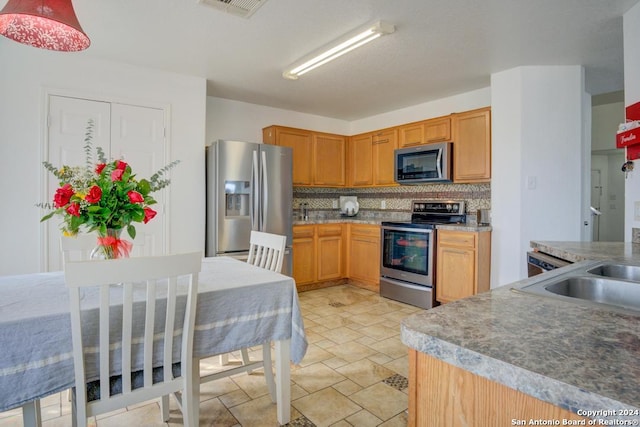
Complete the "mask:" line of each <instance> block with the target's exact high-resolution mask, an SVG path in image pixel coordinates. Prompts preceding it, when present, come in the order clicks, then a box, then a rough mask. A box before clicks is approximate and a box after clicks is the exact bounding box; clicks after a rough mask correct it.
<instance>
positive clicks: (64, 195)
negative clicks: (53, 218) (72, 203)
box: [53, 184, 74, 208]
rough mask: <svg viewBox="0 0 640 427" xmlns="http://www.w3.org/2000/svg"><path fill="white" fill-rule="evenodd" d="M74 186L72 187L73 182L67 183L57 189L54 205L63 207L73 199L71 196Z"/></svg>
mask: <svg viewBox="0 0 640 427" xmlns="http://www.w3.org/2000/svg"><path fill="white" fill-rule="evenodd" d="M73 193H74V191H73V188H71V184H65V185H63V186H62V187H60V188H58V189H57V190H56V194H55V195H54V196H53V205H54V206H55V207H56V208H61V207H63V206H64V205H66V204H67V203H69V200H71V196H73Z"/></svg>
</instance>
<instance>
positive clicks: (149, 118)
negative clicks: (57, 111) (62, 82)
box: [111, 104, 167, 255]
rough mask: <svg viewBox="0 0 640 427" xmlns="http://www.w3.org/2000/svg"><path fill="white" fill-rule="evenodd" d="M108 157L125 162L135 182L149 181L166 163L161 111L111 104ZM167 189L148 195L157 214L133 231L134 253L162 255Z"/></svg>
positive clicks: (136, 226)
mask: <svg viewBox="0 0 640 427" xmlns="http://www.w3.org/2000/svg"><path fill="white" fill-rule="evenodd" d="M111 157H113V158H114V159H122V160H124V161H125V162H127V163H128V164H129V165H130V166H131V169H132V170H133V172H134V173H135V174H136V177H137V178H138V179H142V178H146V179H149V178H150V177H151V175H152V174H153V173H154V172H156V171H157V170H158V169H160V168H161V167H163V166H164V165H166V164H167V161H166V160H165V137H164V111H163V110H161V109H155V108H147V107H139V106H134V105H124V104H111ZM165 192H166V190H161V191H157V192H155V193H151V195H152V196H153V198H154V199H155V200H156V201H157V202H158V203H157V204H156V205H153V206H151V208H152V209H153V210H155V211H156V212H158V215H157V216H156V217H155V218H154V219H152V220H151V221H149V223H147V224H142V223H137V222H136V223H133V225H134V227H135V228H136V239H135V241H134V242H133V243H134V249H133V251H134V253H135V254H136V255H159V254H162V253H163V252H164V250H163V249H164V221H165V217H166V215H164V212H165Z"/></svg>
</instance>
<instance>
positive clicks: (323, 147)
mask: <svg viewBox="0 0 640 427" xmlns="http://www.w3.org/2000/svg"><path fill="white" fill-rule="evenodd" d="M262 140H263V142H264V143H265V144H274V145H280V146H283V147H291V149H292V150H293V185H294V186H323V187H344V186H345V184H346V146H347V137H345V136H343V135H335V134H329V133H322V132H314V131H310V130H305V129H295V128H289V127H284V126H269V127H266V128H264V129H263V130H262Z"/></svg>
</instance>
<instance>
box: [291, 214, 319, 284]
mask: <svg viewBox="0 0 640 427" xmlns="http://www.w3.org/2000/svg"><path fill="white" fill-rule="evenodd" d="M291 248H292V250H293V278H294V279H295V281H296V285H303V284H306V283H312V282H314V281H315V279H316V244H315V226H314V225H295V226H294V227H293V243H292V246H291Z"/></svg>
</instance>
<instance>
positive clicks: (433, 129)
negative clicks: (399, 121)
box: [398, 116, 451, 148]
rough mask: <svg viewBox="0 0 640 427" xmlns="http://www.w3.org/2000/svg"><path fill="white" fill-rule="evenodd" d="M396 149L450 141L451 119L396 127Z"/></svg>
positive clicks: (445, 118)
mask: <svg viewBox="0 0 640 427" xmlns="http://www.w3.org/2000/svg"><path fill="white" fill-rule="evenodd" d="M398 132H399V137H398V147H399V148H404V147H412V146H415V145H422V144H430V143H432V142H442V141H451V117H449V116H447V117H438V118H435V119H430V120H424V121H421V122H416V123H409V124H406V125H402V126H399V127H398Z"/></svg>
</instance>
